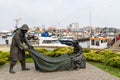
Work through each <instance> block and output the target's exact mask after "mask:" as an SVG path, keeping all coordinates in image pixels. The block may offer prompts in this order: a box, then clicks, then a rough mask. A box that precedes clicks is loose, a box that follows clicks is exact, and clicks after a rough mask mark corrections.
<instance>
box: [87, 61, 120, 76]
mask: <svg viewBox="0 0 120 80" xmlns="http://www.w3.org/2000/svg"><path fill="white" fill-rule="evenodd" d="M89 63H90V64H92V65H94V66H96V67H98V68H100V69H102V70H104V71H106V72H108V73H110V74H112V75H114V76H117V77H119V78H120V68H114V67H110V66H106V65H104V64H102V63H95V62H89Z"/></svg>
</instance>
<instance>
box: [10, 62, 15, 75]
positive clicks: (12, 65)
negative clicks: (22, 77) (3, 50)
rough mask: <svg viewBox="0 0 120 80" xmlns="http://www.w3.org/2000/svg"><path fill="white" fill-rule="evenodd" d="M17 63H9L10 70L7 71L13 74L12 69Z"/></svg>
mask: <svg viewBox="0 0 120 80" xmlns="http://www.w3.org/2000/svg"><path fill="white" fill-rule="evenodd" d="M16 63H17V61H11V63H10V69H9V72H10V73H12V74H14V73H15V71H14V70H13V67H14V66H15V64H16Z"/></svg>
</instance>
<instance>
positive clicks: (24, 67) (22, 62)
mask: <svg viewBox="0 0 120 80" xmlns="http://www.w3.org/2000/svg"><path fill="white" fill-rule="evenodd" d="M20 62H21V66H22V70H23V71H26V70H30V68H26V64H25V62H24V61H20Z"/></svg>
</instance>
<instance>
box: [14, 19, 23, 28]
mask: <svg viewBox="0 0 120 80" xmlns="http://www.w3.org/2000/svg"><path fill="white" fill-rule="evenodd" d="M21 19H22V18H18V19H15V22H16V24H15V28H16V29H17V28H18V24H19V21H20V20H21Z"/></svg>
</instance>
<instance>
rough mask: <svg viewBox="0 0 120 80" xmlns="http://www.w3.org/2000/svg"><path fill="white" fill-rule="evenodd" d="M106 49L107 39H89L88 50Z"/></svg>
mask: <svg viewBox="0 0 120 80" xmlns="http://www.w3.org/2000/svg"><path fill="white" fill-rule="evenodd" d="M107 47H108V38H106V37H92V38H90V48H94V49H105V48H107Z"/></svg>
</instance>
